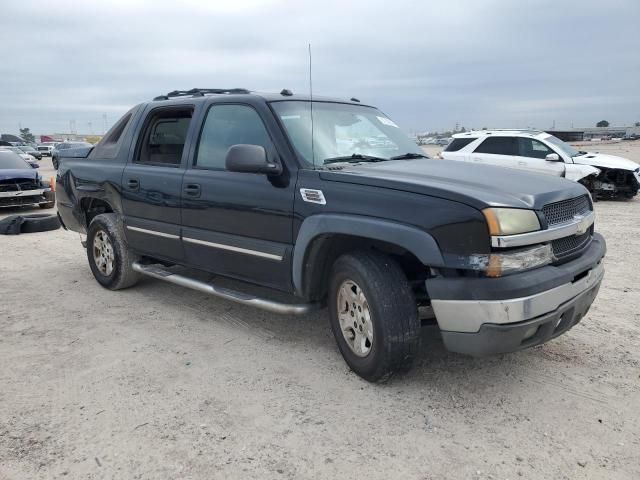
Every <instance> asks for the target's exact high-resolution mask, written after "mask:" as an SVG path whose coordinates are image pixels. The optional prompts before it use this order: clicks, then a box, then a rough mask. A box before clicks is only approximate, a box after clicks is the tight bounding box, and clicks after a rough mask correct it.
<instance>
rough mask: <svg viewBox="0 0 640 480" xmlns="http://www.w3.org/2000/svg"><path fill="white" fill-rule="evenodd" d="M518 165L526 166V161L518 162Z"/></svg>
mask: <svg viewBox="0 0 640 480" xmlns="http://www.w3.org/2000/svg"><path fill="white" fill-rule="evenodd" d="M518 165H520V166H521V167H526V166H527V162H518Z"/></svg>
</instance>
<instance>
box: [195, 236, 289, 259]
mask: <svg viewBox="0 0 640 480" xmlns="http://www.w3.org/2000/svg"><path fill="white" fill-rule="evenodd" d="M182 239H183V240H184V241H185V242H189V243H195V244H198V245H204V246H205V247H211V248H219V249H221V250H229V251H231V252H237V253H245V254H247V255H253V256H255V257H262V258H268V259H269V260H278V261H281V260H282V255H275V254H273V253H265V252H260V251H258V250H250V249H248V248H240V247H234V246H232V245H225V244H222V243H214V242H207V241H205V240H198V239H197V238H189V237H182Z"/></svg>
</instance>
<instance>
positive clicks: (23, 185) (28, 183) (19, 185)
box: [0, 180, 41, 192]
mask: <svg viewBox="0 0 640 480" xmlns="http://www.w3.org/2000/svg"><path fill="white" fill-rule="evenodd" d="M37 188H41V187H39V186H38V184H37V183H36V182H34V181H32V180H23V181H4V182H0V192H18V191H21V190H35V189H37Z"/></svg>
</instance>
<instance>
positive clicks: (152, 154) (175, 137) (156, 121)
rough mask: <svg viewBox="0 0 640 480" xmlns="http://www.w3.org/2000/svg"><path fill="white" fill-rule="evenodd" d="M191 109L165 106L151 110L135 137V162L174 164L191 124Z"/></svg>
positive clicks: (174, 165)
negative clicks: (137, 138) (137, 136)
mask: <svg viewBox="0 0 640 480" xmlns="http://www.w3.org/2000/svg"><path fill="white" fill-rule="evenodd" d="M192 113H193V110H192V109H191V108H166V109H159V110H155V111H152V112H151V113H150V114H149V116H148V117H147V120H146V121H145V125H144V128H143V130H142V132H143V133H142V136H141V137H140V139H139V140H138V149H137V155H136V160H135V161H136V163H144V164H147V165H158V166H166V167H177V166H179V165H180V162H181V161H182V151H183V150H184V144H185V142H186V140H187V132H188V131H189V125H190V124H191V115H192Z"/></svg>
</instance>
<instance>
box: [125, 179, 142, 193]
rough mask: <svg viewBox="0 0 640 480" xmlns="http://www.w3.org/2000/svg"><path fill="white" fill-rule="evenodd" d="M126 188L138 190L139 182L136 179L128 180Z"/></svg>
mask: <svg viewBox="0 0 640 480" xmlns="http://www.w3.org/2000/svg"><path fill="white" fill-rule="evenodd" d="M127 187H128V188H129V190H138V189H139V188H140V182H139V181H138V179H136V178H130V179H129V180H127Z"/></svg>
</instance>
